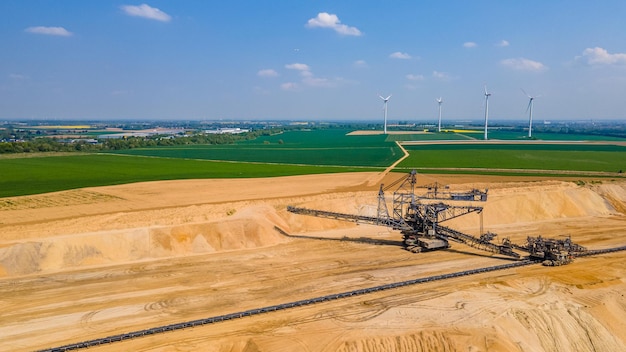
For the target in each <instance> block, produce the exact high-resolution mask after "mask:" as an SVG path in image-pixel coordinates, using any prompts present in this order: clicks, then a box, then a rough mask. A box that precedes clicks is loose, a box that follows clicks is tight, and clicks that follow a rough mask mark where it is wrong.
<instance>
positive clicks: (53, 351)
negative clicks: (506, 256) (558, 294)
mask: <svg viewBox="0 0 626 352" xmlns="http://www.w3.org/2000/svg"><path fill="white" fill-rule="evenodd" d="M624 250H626V246H621V247H613V248H605V249H597V250H590V251H586V252H584V253H581V254H580V255H578V257H587V256H593V255H600V254H606V253H613V252H619V251H624ZM538 263H540V262H538V261H532V260H521V261H517V262H514V263H508V264H502V265H495V266H490V267H485V268H478V269H471V270H464V271H458V272H454V273H449V274H443V275H435V276H429V277H423V278H418V279H414V280H408V281H401V282H394V283H390V284H386V285H380V286H374V287H369V288H363V289H359V290H354V291H347V292H341V293H336V294H332V295H326V296H321V297H315V298H310V299H304V300H300V301H295V302H289V303H282V304H277V305H273V306H268V307H262V308H256V309H250V310H246V311H243V312H235V313H230V314H225V315H220V316H215V317H209V318H205V319H197V320H191V321H186V322H182V323H176V324H170V325H164V326H158V327H154V328H149V329H145V330H139V331H133V332H129V333H125V334H118V335H113V336H108V337H104V338H100V339H94V340H89V341H82V342H77V343H73V344H70V345H64V346H60V347H53V348H49V349H44V350H40V351H42V352H62V351H72V350H78V349H83V348H89V347H95V346H99V345H103V344H110V343H115V342H120V341H124V340H129V339H134V338H139V337H143V336H148V335H155V334H162V333H165V332H170V331H175V330H182V329H186V328H192V327H196V326H202V325H208V324H215V323H219V322H223V321H227V320H232V319H241V318H245V317H249V316H253V315H258V314H264V313H270V312H276V311H280V310H285V309H290V308H297V307H302V306H307V305H310V304H315V303H322V302H328V301H334V300H338V299H342V298H349V297H353V296H358V295H364V294H368V293H373V292H378V291H384V290H389V289H393V288H399V287H404V286H409V285H417V284H422V283H426V282H433V281H441V280H446V279H453V278H457V277H461V276H469V275H476V274H482V273H487V272H492V271H497V270H506V269H512V268H517V267H521V266H526V265H532V264H538ZM547 270H549V269H547Z"/></svg>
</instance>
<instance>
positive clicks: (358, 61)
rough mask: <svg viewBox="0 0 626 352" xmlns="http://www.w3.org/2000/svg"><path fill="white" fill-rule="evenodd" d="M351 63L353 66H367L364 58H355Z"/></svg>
mask: <svg viewBox="0 0 626 352" xmlns="http://www.w3.org/2000/svg"><path fill="white" fill-rule="evenodd" d="M353 65H354V67H358V68H365V67H367V62H365V60H356V61H355V62H354V64H353Z"/></svg>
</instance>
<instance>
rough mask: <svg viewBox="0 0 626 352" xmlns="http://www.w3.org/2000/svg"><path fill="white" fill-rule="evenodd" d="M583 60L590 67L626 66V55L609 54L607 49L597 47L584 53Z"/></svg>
mask: <svg viewBox="0 0 626 352" xmlns="http://www.w3.org/2000/svg"><path fill="white" fill-rule="evenodd" d="M583 58H584V59H586V60H587V63H588V64H589V65H592V66H593V65H626V54H624V53H615V54H609V52H608V51H607V50H606V49H603V48H599V47H595V48H587V49H585V50H584V51H583Z"/></svg>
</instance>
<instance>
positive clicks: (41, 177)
mask: <svg viewBox="0 0 626 352" xmlns="http://www.w3.org/2000/svg"><path fill="white" fill-rule="evenodd" d="M0 170H2V176H1V177H0V197H9V196H18V195H27V194H38V193H46V192H54V191H61V190H67V189H74V188H81V187H92V186H106V185H114V184H124V183H132V182H142V181H157V180H176V179H196V178H197V179H202V178H251V177H274V176H289V175H304V174H321V173H336V172H355V171H374V170H378V171H380V169H375V168H356V167H328V166H321V167H320V166H298V165H271V164H253V163H230V162H212V161H204V160H185V159H170V158H150V157H141V156H120V155H104V154H88V155H85V154H76V155H63V156H47V157H29V158H0Z"/></svg>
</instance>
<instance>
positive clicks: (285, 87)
mask: <svg viewBox="0 0 626 352" xmlns="http://www.w3.org/2000/svg"><path fill="white" fill-rule="evenodd" d="M280 89H282V90H296V89H298V84H297V83H293V82H286V83H283V84H281V85H280Z"/></svg>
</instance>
